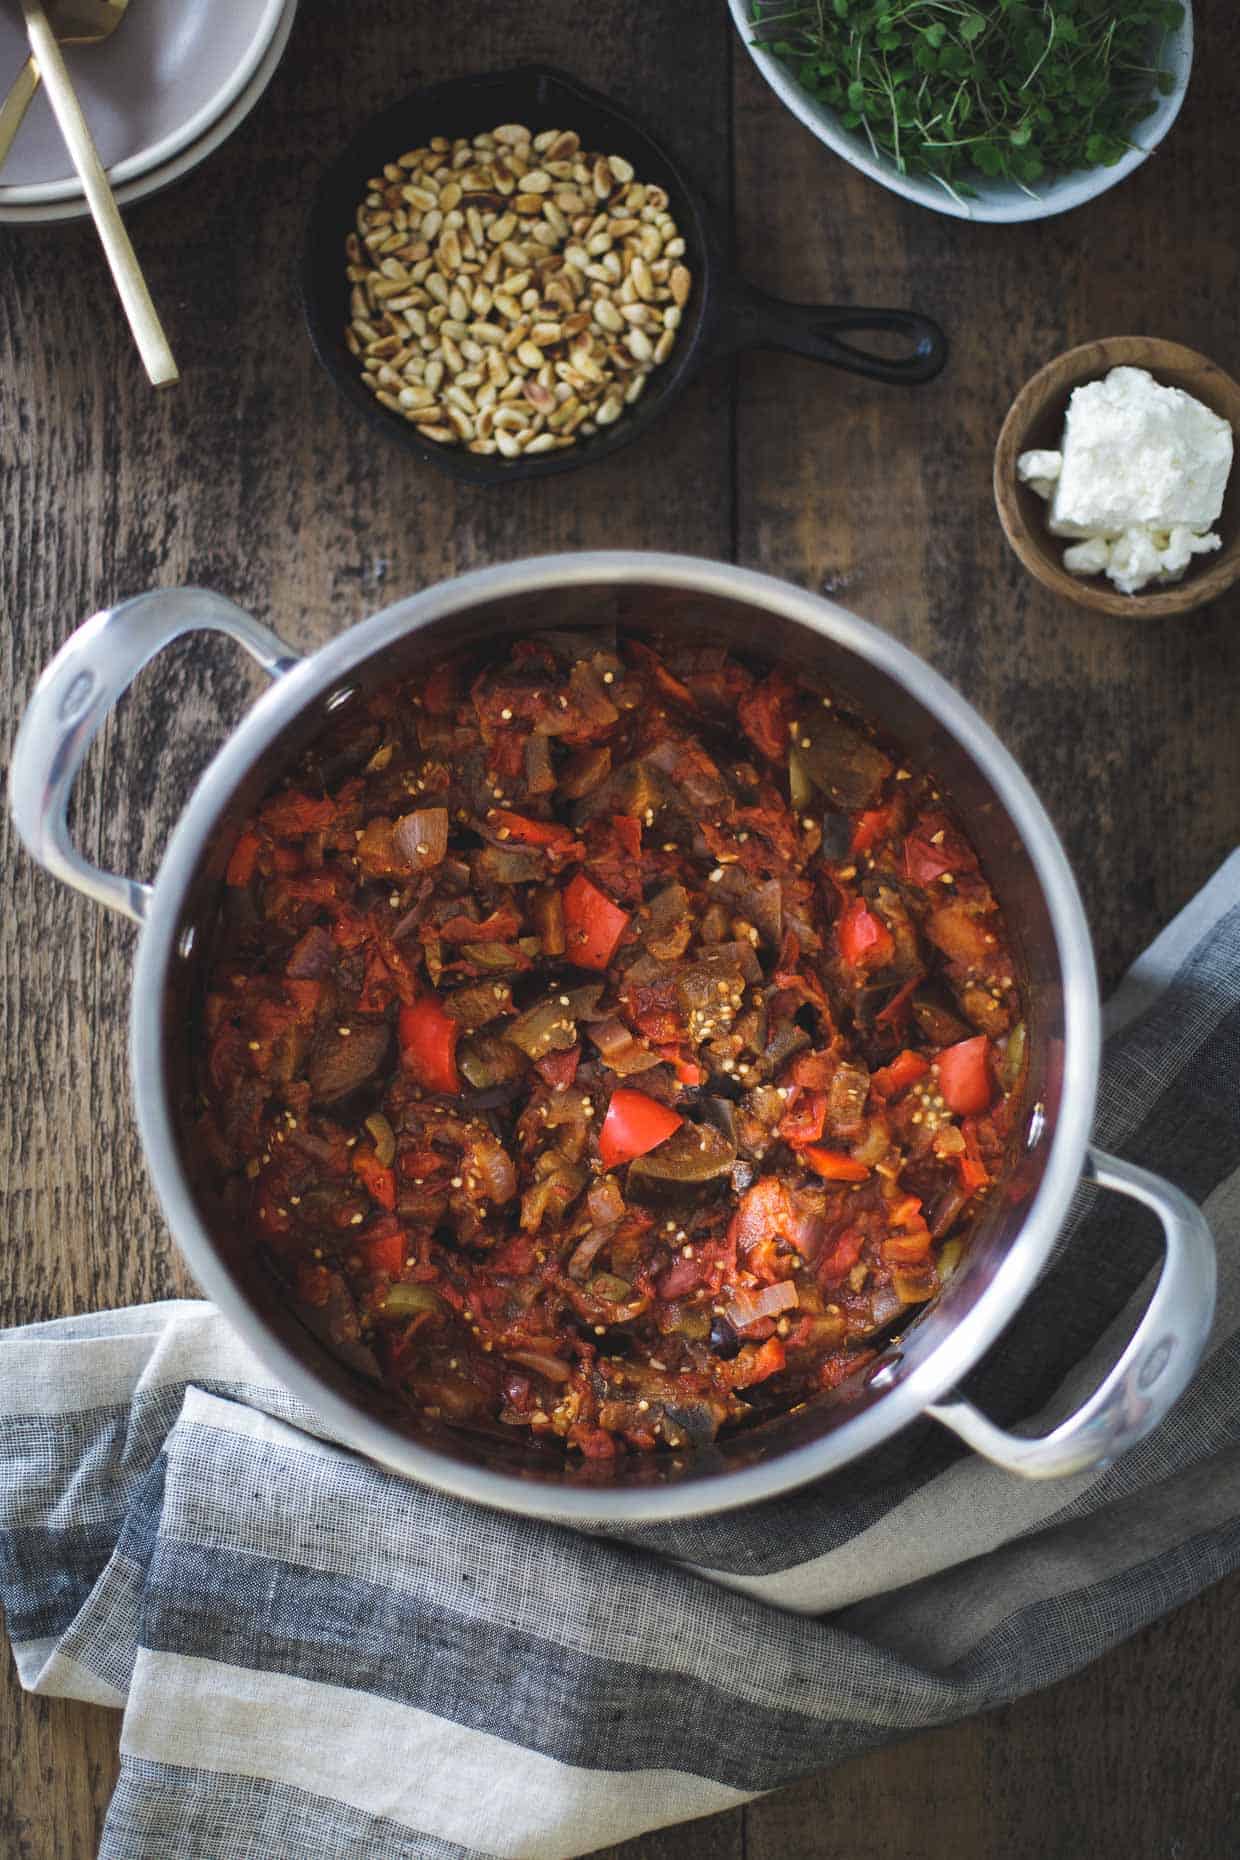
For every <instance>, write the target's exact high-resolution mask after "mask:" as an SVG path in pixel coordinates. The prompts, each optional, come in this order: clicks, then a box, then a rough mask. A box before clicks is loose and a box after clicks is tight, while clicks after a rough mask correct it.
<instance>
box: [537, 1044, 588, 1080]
mask: <svg viewBox="0 0 1240 1860" xmlns="http://www.w3.org/2000/svg"><path fill="white" fill-rule="evenodd" d="M580 1061H581V1046H580V1044H578V1045H576V1046H570V1047H569V1049H568V1051H567V1052H566V1053H544V1054H543V1057H542V1058H541V1059H536V1060H535V1061H534V1070H535V1071H536V1072H537V1073H538V1074H539V1076H540V1077H541V1078H544V1079H545V1080H546V1081H547V1083H548V1085H550V1087H551V1089H552V1090H553V1091H559V1090H561V1089H564V1090H566V1089H567V1088H568V1086H570V1085H571V1084H572V1082H573V1080H574V1079H575V1078H576V1076H577V1067H578V1065H579V1063H580Z"/></svg>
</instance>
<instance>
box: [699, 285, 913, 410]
mask: <svg viewBox="0 0 1240 1860" xmlns="http://www.w3.org/2000/svg"><path fill="white" fill-rule="evenodd" d="M729 297H730V301H729V302H728V304H727V307H726V310H725V315H724V325H723V328H724V340H723V344H722V346H723V347H724V348H726V349H784V350H788V351H790V352H791V353H792V354H794V355H808V356H809V358H810V360H811V361H815V362H829V363H830V364H831V366H832V367H833V368H846V369H847V370H848V371H849V373H850V374H854V375H865V376H866V377H867V378H868V379H869V380H871V381H886V382H887V383H888V384H889V385H891V386H893V387H917V386H919V385H920V384H921V383H922V382H925V381H933V379H934V377H935V376H936V375H937V374H939V373H940V371H941V370H942V369H943V367H944V366H945V364H946V362H947V337H946V336H945V335H944V334H943V331H942V330H941V329H940V328H939V326H938V324H937V323H934V322H932V321H931V320H930V318H929V317H928V316H921V315H920V314H919V313H918V312H917V311H916V310H863V309H860V308H857V307H854V306H852V305H830V304H790V303H785V302H784V300H783V299H782V298H780V297H770V296H768V295H767V293H766V292H765V291H760V290H759V289H758V287H757V285H755V284H749V283H747V282H745V281H744V280H743V279H736V280H734V281H733V284H732V288H731V291H730V293H729ZM873 330H882V331H885V332H892V331H894V332H895V333H896V334H897V335H901V336H905V337H907V339H908V344H909V348H908V353H907V354H905V355H900V356H886V355H875V354H873V353H871V351H870V350H869V349H866V348H861V347H859V346H857V345H856V344H854V343H851V342H848V341H847V340H845V338H846V337H848V336H850V335H852V334H854V333H858V334H864V333H865V332H867V331H873Z"/></svg>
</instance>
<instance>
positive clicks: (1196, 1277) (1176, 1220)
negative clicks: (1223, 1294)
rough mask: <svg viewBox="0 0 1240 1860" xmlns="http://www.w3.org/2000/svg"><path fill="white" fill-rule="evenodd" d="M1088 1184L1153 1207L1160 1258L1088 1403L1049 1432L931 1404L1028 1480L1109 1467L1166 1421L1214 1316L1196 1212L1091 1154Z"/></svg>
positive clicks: (967, 1406)
mask: <svg viewBox="0 0 1240 1860" xmlns="http://www.w3.org/2000/svg"><path fill="white" fill-rule="evenodd" d="M1085 1179H1086V1180H1087V1181H1092V1182H1096V1183H1097V1185H1098V1186H1099V1188H1113V1189H1115V1190H1116V1191H1117V1192H1118V1193H1119V1194H1121V1195H1127V1196H1129V1197H1130V1198H1131V1199H1132V1200H1133V1201H1140V1202H1143V1203H1144V1204H1145V1206H1146V1207H1147V1208H1152V1209H1153V1210H1154V1212H1155V1214H1156V1215H1157V1216H1158V1218H1159V1220H1160V1221H1161V1222H1162V1225H1163V1234H1164V1236H1165V1239H1166V1248H1167V1251H1166V1258H1165V1260H1164V1262H1163V1269H1162V1272H1161V1273H1160V1275H1159V1279H1158V1283H1157V1285H1156V1286H1155V1287H1154V1294H1153V1296H1152V1298H1151V1299H1150V1302H1149V1304H1148V1305H1147V1306H1146V1309H1145V1313H1144V1315H1143V1317H1142V1319H1141V1322H1140V1323H1139V1324H1138V1325H1137V1328H1136V1330H1135V1331H1134V1333H1133V1335H1132V1338H1131V1339H1130V1341H1129V1344H1128V1347H1127V1349H1126V1350H1125V1351H1124V1353H1123V1355H1122V1356H1121V1357H1120V1359H1119V1361H1118V1362H1117V1363H1116V1364H1115V1366H1114V1368H1113V1369H1112V1370H1111V1371H1110V1373H1109V1374H1108V1375H1107V1376H1106V1377H1105V1379H1104V1380H1103V1381H1102V1383H1101V1384H1100V1385H1099V1386H1098V1388H1096V1389H1095V1390H1094V1393H1093V1394H1092V1395H1091V1396H1090V1397H1089V1399H1088V1401H1086V1402H1085V1404H1084V1405H1083V1406H1082V1407H1081V1408H1078V1409H1077V1411H1076V1413H1075V1414H1073V1415H1070V1416H1069V1418H1068V1419H1067V1420H1066V1421H1063V1422H1061V1423H1060V1425H1059V1426H1058V1427H1057V1428H1055V1429H1054V1431H1053V1432H1052V1433H1049V1434H1044V1435H1043V1436H1041V1438H1026V1437H1024V1436H1023V1435H1020V1434H1009V1433H1005V1432H1004V1430H1003V1429H1002V1428H1001V1427H996V1426H995V1425H994V1423H993V1422H992V1421H988V1420H987V1419H986V1417H985V1415H984V1414H981V1413H980V1412H979V1411H978V1409H976V1408H975V1407H974V1406H973V1404H972V1402H968V1401H963V1400H955V1401H951V1400H949V1401H944V1402H936V1403H934V1404H933V1406H931V1407H929V1408H927V1410H926V1413H927V1414H932V1415H933V1416H934V1418H935V1420H936V1421H941V1422H942V1423H943V1425H944V1426H945V1427H950V1428H951V1430H952V1432H953V1433H954V1434H958V1435H959V1436H960V1438H961V1440H963V1441H965V1442H967V1444H968V1445H969V1446H971V1447H973V1448H974V1449H975V1450H976V1451H977V1452H978V1453H980V1454H981V1455H982V1456H983V1458H984V1459H988V1460H991V1461H992V1462H993V1463H994V1464H995V1465H996V1466H1002V1467H1003V1468H1004V1469H1005V1470H1006V1471H1008V1472H1013V1473H1019V1474H1020V1475H1021V1477H1022V1478H1025V1479H1058V1478H1061V1477H1062V1476H1063V1475H1064V1474H1067V1473H1077V1472H1088V1471H1091V1470H1093V1469H1094V1468H1097V1469H1098V1470H1101V1469H1102V1468H1103V1467H1104V1466H1109V1465H1110V1464H1111V1461H1112V1460H1114V1459H1117V1458H1118V1457H1119V1455H1120V1454H1121V1453H1125V1452H1127V1450H1128V1448H1129V1447H1132V1446H1135V1445H1136V1443H1137V1442H1138V1441H1139V1440H1144V1439H1145V1437H1146V1435H1147V1434H1150V1433H1152V1432H1153V1431H1154V1429H1155V1428H1156V1427H1157V1426H1158V1424H1159V1423H1160V1422H1161V1421H1162V1420H1164V1419H1165V1418H1166V1415H1167V1413H1168V1411H1169V1410H1170V1408H1171V1407H1172V1405H1173V1404H1174V1403H1175V1402H1176V1401H1177V1400H1178V1399H1179V1397H1180V1396H1181V1395H1182V1394H1183V1392H1184V1390H1185V1388H1186V1387H1187V1386H1188V1383H1189V1381H1190V1379H1191V1377H1192V1374H1193V1371H1194V1370H1195V1369H1196V1367H1197V1364H1198V1363H1199V1362H1200V1360H1201V1355H1202V1351H1203V1350H1204V1349H1205V1345H1206V1338H1207V1336H1208V1335H1209V1331H1210V1323H1211V1319H1212V1318H1213V1316H1214V1297H1215V1283H1216V1278H1217V1262H1216V1260H1215V1254H1214V1241H1213V1239H1212V1237H1211V1234H1210V1229H1209V1227H1208V1226H1207V1225H1206V1221H1205V1217H1204V1216H1203V1214H1202V1212H1201V1209H1200V1208H1199V1207H1198V1206H1197V1204H1196V1203H1195V1202H1193V1201H1190V1200H1189V1198H1188V1196H1187V1195H1185V1194H1182V1193H1181V1192H1180V1190H1179V1189H1178V1188H1175V1187H1174V1186H1173V1185H1172V1184H1171V1183H1170V1182H1166V1181H1164V1180H1163V1178H1162V1177H1161V1176H1158V1175H1151V1174H1150V1172H1149V1171H1148V1170H1147V1169H1138V1168H1137V1167H1136V1165H1135V1164H1134V1163H1130V1162H1123V1161H1121V1159H1120V1158H1119V1157H1118V1156H1108V1155H1107V1154H1106V1153H1105V1152H1104V1151H1102V1150H1096V1149H1092V1148H1091V1149H1090V1152H1089V1158H1088V1161H1087V1164H1086V1170H1085Z"/></svg>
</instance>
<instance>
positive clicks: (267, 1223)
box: [257, 1196, 292, 1234]
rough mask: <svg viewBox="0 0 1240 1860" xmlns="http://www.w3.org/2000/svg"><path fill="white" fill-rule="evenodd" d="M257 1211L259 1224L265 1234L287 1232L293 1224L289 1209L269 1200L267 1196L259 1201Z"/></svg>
mask: <svg viewBox="0 0 1240 1860" xmlns="http://www.w3.org/2000/svg"><path fill="white" fill-rule="evenodd" d="M257 1213H258V1224H259V1226H260V1227H261V1228H262V1230H263V1232H264V1233H265V1234H286V1233H287V1232H288V1230H289V1228H290V1226H291V1225H292V1216H291V1215H290V1213H289V1211H288V1209H287V1208H285V1207H282V1206H281V1205H280V1204H279V1203H277V1202H274V1201H269V1200H268V1199H267V1197H266V1196H263V1198H262V1199H261V1200H260V1201H259V1204H258V1210H257Z"/></svg>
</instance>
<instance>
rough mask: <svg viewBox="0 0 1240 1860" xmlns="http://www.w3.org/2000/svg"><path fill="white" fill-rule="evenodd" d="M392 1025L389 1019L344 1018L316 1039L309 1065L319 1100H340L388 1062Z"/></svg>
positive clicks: (312, 1089) (312, 1087)
mask: <svg viewBox="0 0 1240 1860" xmlns="http://www.w3.org/2000/svg"><path fill="white" fill-rule="evenodd" d="M391 1051H392V1029H391V1028H390V1027H389V1026H388V1025H387V1023H386V1021H384V1022H379V1023H375V1022H374V1021H353V1022H351V1023H349V1024H346V1023H344V1022H341V1023H340V1024H339V1025H338V1026H333V1027H329V1028H327V1029H326V1030H325V1032H324V1033H323V1034H322V1035H321V1036H320V1038H319V1039H318V1041H317V1042H316V1043H315V1048H314V1051H313V1052H312V1053H311V1055H310V1060H309V1064H308V1066H307V1068H306V1076H307V1078H308V1079H309V1081H310V1094H311V1097H312V1099H313V1101H314V1103H315V1104H336V1103H338V1101H339V1100H340V1099H341V1098H347V1097H348V1096H349V1095H350V1093H351V1092H355V1091H357V1090H358V1089H359V1087H361V1086H363V1085H367V1084H369V1083H370V1082H371V1081H372V1080H373V1079H374V1077H375V1075H376V1074H377V1073H378V1072H379V1071H380V1070H381V1069H382V1068H383V1067H384V1066H385V1065H386V1064H387V1062H388V1059H389V1057H390V1055H391Z"/></svg>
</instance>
